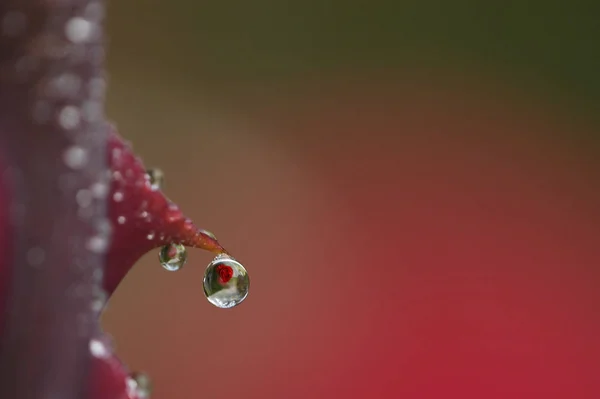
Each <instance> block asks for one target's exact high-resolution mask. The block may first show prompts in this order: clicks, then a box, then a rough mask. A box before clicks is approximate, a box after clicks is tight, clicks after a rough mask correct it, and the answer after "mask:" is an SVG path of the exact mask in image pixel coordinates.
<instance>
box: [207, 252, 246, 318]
mask: <svg viewBox="0 0 600 399" xmlns="http://www.w3.org/2000/svg"><path fill="white" fill-rule="evenodd" d="M249 287H250V276H249V275H248V272H247V271H246V269H244V266H242V264H241V263H240V262H238V261H236V260H235V259H233V258H232V257H230V256H229V255H225V254H221V255H218V256H217V257H216V258H215V259H213V261H212V262H210V264H209V265H208V267H207V268H206V271H205V272H204V294H205V295H206V298H207V299H208V301H209V302H210V303H212V304H213V305H215V306H216V307H218V308H223V309H227V308H232V307H234V306H237V305H239V304H240V303H242V301H243V300H244V299H246V297H247V296H248V289H249Z"/></svg>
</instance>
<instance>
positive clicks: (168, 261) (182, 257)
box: [158, 244, 187, 272]
mask: <svg viewBox="0 0 600 399" xmlns="http://www.w3.org/2000/svg"><path fill="white" fill-rule="evenodd" d="M158 259H159V260H160V264H161V265H162V267H163V268H164V269H165V270H168V271H170V272H174V271H177V270H179V269H181V268H182V267H183V265H184V264H185V262H186V261H187V250H186V249H185V247H184V246H183V245H181V244H169V245H165V246H164V247H162V248H161V249H160V252H159V253H158Z"/></svg>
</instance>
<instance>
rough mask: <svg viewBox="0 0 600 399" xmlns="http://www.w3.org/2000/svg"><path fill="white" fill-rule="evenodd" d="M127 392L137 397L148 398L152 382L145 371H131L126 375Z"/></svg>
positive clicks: (139, 398)
mask: <svg viewBox="0 0 600 399" xmlns="http://www.w3.org/2000/svg"><path fill="white" fill-rule="evenodd" d="M126 383H127V391H128V392H127V393H128V394H129V396H131V397H135V398H138V399H148V398H150V396H151V395H152V382H151V381H150V377H148V375H147V374H145V373H140V372H137V373H131V374H129V376H128V377H127V381H126Z"/></svg>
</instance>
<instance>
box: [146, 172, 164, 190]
mask: <svg viewBox="0 0 600 399" xmlns="http://www.w3.org/2000/svg"><path fill="white" fill-rule="evenodd" d="M146 174H147V175H148V180H149V181H150V188H152V190H158V189H160V188H162V187H163V185H164V184H165V174H164V173H163V171H162V170H160V169H157V168H153V169H148V170H147V171H146Z"/></svg>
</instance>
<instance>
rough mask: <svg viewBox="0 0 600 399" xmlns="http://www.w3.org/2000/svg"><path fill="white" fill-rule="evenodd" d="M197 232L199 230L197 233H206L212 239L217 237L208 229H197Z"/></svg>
mask: <svg viewBox="0 0 600 399" xmlns="http://www.w3.org/2000/svg"><path fill="white" fill-rule="evenodd" d="M198 232H199V233H203V234H206V235H207V236H209V237H210V238H212V239H213V240H216V239H217V237H216V236H215V235H214V234H213V233H212V232H210V231H208V230H204V229H199V230H198Z"/></svg>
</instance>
